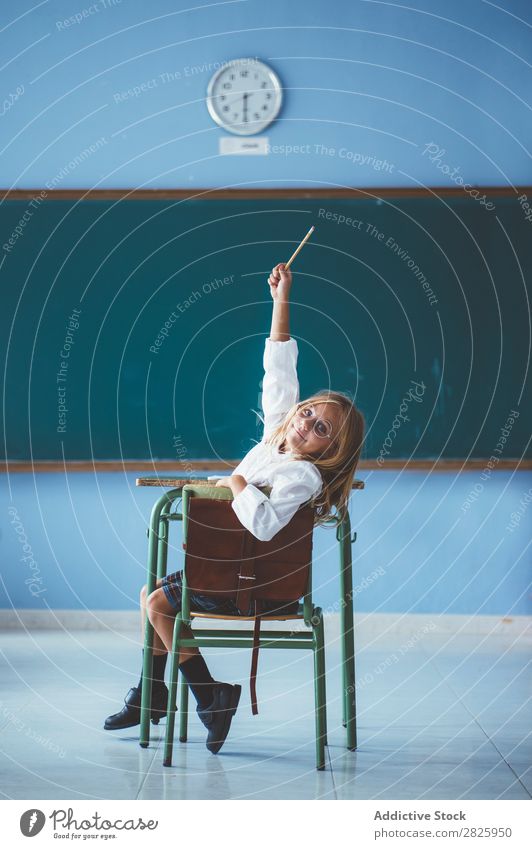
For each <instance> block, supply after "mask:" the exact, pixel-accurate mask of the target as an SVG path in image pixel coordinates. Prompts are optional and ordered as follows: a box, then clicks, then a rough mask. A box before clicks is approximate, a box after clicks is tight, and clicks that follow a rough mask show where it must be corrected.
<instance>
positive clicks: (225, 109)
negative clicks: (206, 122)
mask: <svg viewBox="0 0 532 849" xmlns="http://www.w3.org/2000/svg"><path fill="white" fill-rule="evenodd" d="M230 108H231V107H230V106H224V108H223V111H224V112H229V110H230Z"/></svg>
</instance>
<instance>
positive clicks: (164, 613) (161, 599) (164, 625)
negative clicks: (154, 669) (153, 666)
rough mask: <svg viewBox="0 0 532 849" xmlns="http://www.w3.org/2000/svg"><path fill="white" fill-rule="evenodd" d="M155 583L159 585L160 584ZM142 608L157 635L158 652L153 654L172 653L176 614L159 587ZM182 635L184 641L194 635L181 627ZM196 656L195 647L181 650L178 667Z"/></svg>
mask: <svg viewBox="0 0 532 849" xmlns="http://www.w3.org/2000/svg"><path fill="white" fill-rule="evenodd" d="M157 583H158V584H159V583H160V582H157ZM143 590H146V587H143ZM144 608H145V612H146V613H147V615H148V617H149V620H150V622H151V624H152V625H153V629H154V631H155V633H156V634H157V647H158V651H157V652H155V651H154V654H155V653H157V654H163V653H164V652H169V651H172V640H173V636H174V622H175V617H176V615H177V612H176V610H175V609H174V608H173V607H172V605H171V604H170V602H169V601H168V599H167V598H166V595H165V592H164V590H163V589H161V587H160V585H159V586H158V588H157V589H156V590H154V591H153V592H152V593H151V595H149V596H148V597H147V598H145V601H144ZM144 621H145V620H144ZM182 633H183V636H184V637H185V638H186V639H194V634H193V633H192V630H191V629H190V628H189V627H188V626H184V627H183V632H182ZM161 646H162V648H161ZM154 647H155V639H154ZM198 654H199V649H197V648H196V647H195V646H192V647H190V648H182V649H181V651H180V652H179V665H181V664H182V663H185V661H187V660H189V659H190V658H192V657H194V656H195V655H198Z"/></svg>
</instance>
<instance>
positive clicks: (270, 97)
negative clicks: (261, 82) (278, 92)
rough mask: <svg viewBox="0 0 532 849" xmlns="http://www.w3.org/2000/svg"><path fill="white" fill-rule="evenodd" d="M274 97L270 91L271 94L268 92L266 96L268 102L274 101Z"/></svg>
mask: <svg viewBox="0 0 532 849" xmlns="http://www.w3.org/2000/svg"><path fill="white" fill-rule="evenodd" d="M272 97H273V95H272V93H271V92H270V91H269V92H268V94H267V95H266V100H271V99H272Z"/></svg>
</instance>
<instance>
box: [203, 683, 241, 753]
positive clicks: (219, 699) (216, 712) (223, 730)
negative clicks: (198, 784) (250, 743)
mask: <svg viewBox="0 0 532 849" xmlns="http://www.w3.org/2000/svg"><path fill="white" fill-rule="evenodd" d="M241 690H242V687H241V686H240V684H222V683H218V682H216V683H215V684H213V700H212V703H211V704H210V705H209V707H207V708H200V706H199V705H198V707H197V708H196V712H197V714H198V716H199V718H200V719H201V721H202V722H203V724H204V726H205V728H206V729H207V731H208V732H209V733H208V734H207V741H206V743H205V745H206V746H207V748H208V750H209V752H212V754H213V755H216V754H218V752H219V751H220V749H221V748H222V746H223V744H224V743H225V738H226V737H227V735H228V733H229V728H230V727H231V720H232V718H233V716H234V715H235V713H236V709H237V707H238V702H239V700H240V692H241Z"/></svg>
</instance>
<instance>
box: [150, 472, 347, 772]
mask: <svg viewBox="0 0 532 849" xmlns="http://www.w3.org/2000/svg"><path fill="white" fill-rule="evenodd" d="M179 483H180V484H181V485H179V486H177V487H175V488H173V489H171V490H170V491H169V492H166V493H165V494H164V495H163V496H161V497H160V498H159V499H158V500H157V502H156V503H155V505H154V506H153V508H152V512H151V518H150V527H149V529H148V540H149V543H148V576H147V593H148V595H149V594H150V593H151V592H153V591H154V589H155V586H156V581H157V579H159V578H162V577H164V576H165V575H166V567H167V555H168V539H169V527H170V522H171V521H183V524H184V527H183V538H184V539H186V515H187V514H186V503H187V498H188V497H191V496H192V497H193V495H194V494H198V493H199V494H201V496H202V497H204V498H218V499H224V500H231V499H232V497H233V496H232V493H231V491H230V490H229V489H228V488H226V487H215V486H206V485H205V484H202V485H201V489H200V488H199V486H196V485H195V484H196V482H195V481H194V482H190V483H189V482H188V481H182V482H181V481H180V482H179ZM199 483H201V482H199ZM179 499H182V500H183V507H182V512H171V508H172V505H173V504H174V502H176V501H178V500H179ZM336 538H337V540H338V543H339V550H340V584H341V595H340V622H341V648H342V663H341V667H342V716H343V725H344V727H345V728H346V732H347V741H346V742H347V748H348V749H350V750H351V751H353V750H355V749H356V745H357V740H356V697H355V658H354V623H353V589H352V587H353V578H352V559H351V545H352V543H353V542H354V541H355V540H356V533H355V534H354V535H353V536H352V535H351V525H350V519H349V514H346V516H345V518H344V521H343V522H342V524H341V525H340V526H339V527H338V528H337V530H336ZM311 571H312V570H311ZM197 617H201V618H212V619H229V618H230V617H227V616H219V615H216V614H196V613H195V612H194V611H192V612H191V611H190V607H189V598H188V587H187V585H186V576H184V580H183V604H182V609H181V611H180V612H179V613H178V614H177V616H176V620H175V625H174V634H173V646H172V654H171V663H170V686H169V697H168V713H167V720H166V735H165V745H164V760H163V764H164V765H165V766H170V765H171V762H172V751H173V737H174V726H175V711H174V710H173V707H174V705H175V703H176V701H175V700H176V695H177V681H178V668H179V667H178V657H179V649H180V648H182V647H188V646H196V647H198V648H203V647H205V648H206V647H214V646H218V647H223V648H231V647H235V646H237V647H251V646H252V644H253V640H252V636H253V632H252V631H243V630H234V631H233V630H228V629H222V630H220V629H203V628H202V629H201V631H200V632H196V634H197V636H195V637H194V639H186V638H183V637H182V636H181V630H182V627H183V625H190V624H191V620H192V618H197ZM234 618H235V619H238V620H246V619H250V617H243V616H238V617H234ZM262 619H263V620H268V619H270V620H280V619H300V620H301V619H303V621H304V623H305V625H306V626H307V627H308V628H310V629H311V630H307V631H301V632H297V633H294V632H293V631H263V632H262V633H261V639H260V648H281V649H282V648H291V649H312V651H313V655H314V693H315V724H316V768H317V769H319V770H321V769H324V768H325V745H326V743H327V717H326V712H327V711H326V688H325V648H324V629H323V614H322V610H321V608H319V607H314V605H313V604H312V594H311V579H310V581H309V587H308V591H307V593H306V595H305V596H304V601H303V604H302V605H301V604H300V606H299V609H298V612H297V614H291V615H290V616H283V617H281V616H275V615H274V616H270V617H268V616H264V617H262ZM152 666H153V626H152V625H151V623H150V621H149V619H148V618H147V619H146V631H145V638H144V665H143V679H144V680H145V681H147V680H149V679H150V678H151V675H152ZM150 708H151V688H150V687H143V688H142V702H141V724H140V740H139V743H140V746H141V747H143V748H146V747H147V746H148V745H149V734H150ZM179 711H180V717H179V740H180V742H185V741H186V739H187V719H188V686H187V685H186V682H185V681H184V680H183V679H182V681H181V687H180V702H179Z"/></svg>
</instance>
